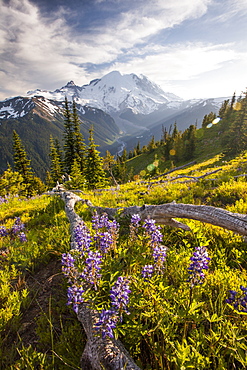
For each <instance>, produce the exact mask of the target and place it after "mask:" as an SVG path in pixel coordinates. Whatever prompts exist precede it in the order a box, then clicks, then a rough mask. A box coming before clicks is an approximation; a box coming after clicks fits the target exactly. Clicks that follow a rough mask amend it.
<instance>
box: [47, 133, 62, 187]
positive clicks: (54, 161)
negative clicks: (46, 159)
mask: <svg viewBox="0 0 247 370" xmlns="http://www.w3.org/2000/svg"><path fill="white" fill-rule="evenodd" d="M50 159H51V166H50V177H51V179H50V181H49V188H50V187H53V186H55V184H56V183H57V181H59V182H61V178H62V161H61V155H60V152H59V148H58V147H57V146H56V145H55V142H54V139H53V137H52V136H51V137H50Z"/></svg>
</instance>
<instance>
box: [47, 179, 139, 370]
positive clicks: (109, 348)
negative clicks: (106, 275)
mask: <svg viewBox="0 0 247 370" xmlns="http://www.w3.org/2000/svg"><path fill="white" fill-rule="evenodd" d="M51 193H53V194H58V195H60V197H61V198H62V199H63V201H64V203H65V212H66V215H67V217H68V219H69V222H70V229H71V248H72V249H73V248H75V240H74V230H75V228H76V226H77V225H78V224H79V223H80V222H81V217H80V216H79V215H78V214H77V213H76V212H75V210H74V206H75V204H76V203H77V202H78V201H80V202H83V203H86V204H87V205H88V206H89V207H92V204H91V202H90V201H88V200H84V199H81V198H80V197H79V196H78V195H76V194H73V193H72V192H70V191H65V190H64V188H63V187H61V186H60V187H59V186H57V188H56V189H54V191H53V192H49V194H50V195H51ZM77 317H78V320H79V321H80V322H81V323H82V326H83V329H84V331H85V333H86V336H87V343H86V346H85V348H84V351H83V354H82V357H81V368H82V369H83V370H102V369H105V370H123V369H126V370H140V368H139V367H138V366H137V365H136V364H135V362H134V360H133V359H132V358H131V356H130V355H129V353H128V352H127V350H126V349H125V348H124V346H123V345H122V343H121V342H120V341H119V340H115V339H110V338H105V339H102V337H101V336H95V335H94V332H93V327H94V325H95V324H96V322H97V320H98V312H97V311H96V310H93V309H91V308H90V307H89V304H88V303H81V304H80V305H79V309H78V314H77Z"/></svg>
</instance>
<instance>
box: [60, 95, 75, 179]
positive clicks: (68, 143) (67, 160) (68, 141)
mask: <svg viewBox="0 0 247 370" xmlns="http://www.w3.org/2000/svg"><path fill="white" fill-rule="evenodd" d="M64 104H65V109H64V113H63V114H64V169H65V171H66V172H67V173H70V172H71V167H72V164H73V162H74V158H75V142H74V126H73V121H72V115H71V112H70V109H69V103H68V99H67V98H65V103H64Z"/></svg>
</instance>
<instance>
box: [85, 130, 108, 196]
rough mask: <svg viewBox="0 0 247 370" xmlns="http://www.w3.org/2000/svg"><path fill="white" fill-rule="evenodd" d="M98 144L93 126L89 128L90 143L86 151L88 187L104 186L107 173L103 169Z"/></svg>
mask: <svg viewBox="0 0 247 370" xmlns="http://www.w3.org/2000/svg"><path fill="white" fill-rule="evenodd" d="M96 147H97V145H96V144H95V142H94V136H93V128H91V129H90V130H89V145H88V148H87V153H86V169H85V178H86V183H87V187H88V189H95V188H100V187H104V185H105V184H106V175H105V171H104V169H103V161H102V158H101V157H100V153H99V151H98V150H97V149H96Z"/></svg>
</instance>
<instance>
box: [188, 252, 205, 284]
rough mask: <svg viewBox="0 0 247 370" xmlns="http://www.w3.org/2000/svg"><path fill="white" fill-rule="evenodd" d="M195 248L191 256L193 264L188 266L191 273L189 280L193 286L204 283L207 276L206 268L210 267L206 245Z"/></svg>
mask: <svg viewBox="0 0 247 370" xmlns="http://www.w3.org/2000/svg"><path fill="white" fill-rule="evenodd" d="M195 249H196V250H195V252H194V253H193V256H192V257H190V260H191V264H190V266H189V267H188V272H189V274H190V276H189V279H188V282H190V284H191V288H193V287H194V286H195V285H198V284H202V283H203V281H204V278H205V272H204V270H207V269H208V262H209V261H210V258H209V257H208V251H207V248H206V247H205V246H202V247H196V248H195Z"/></svg>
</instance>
